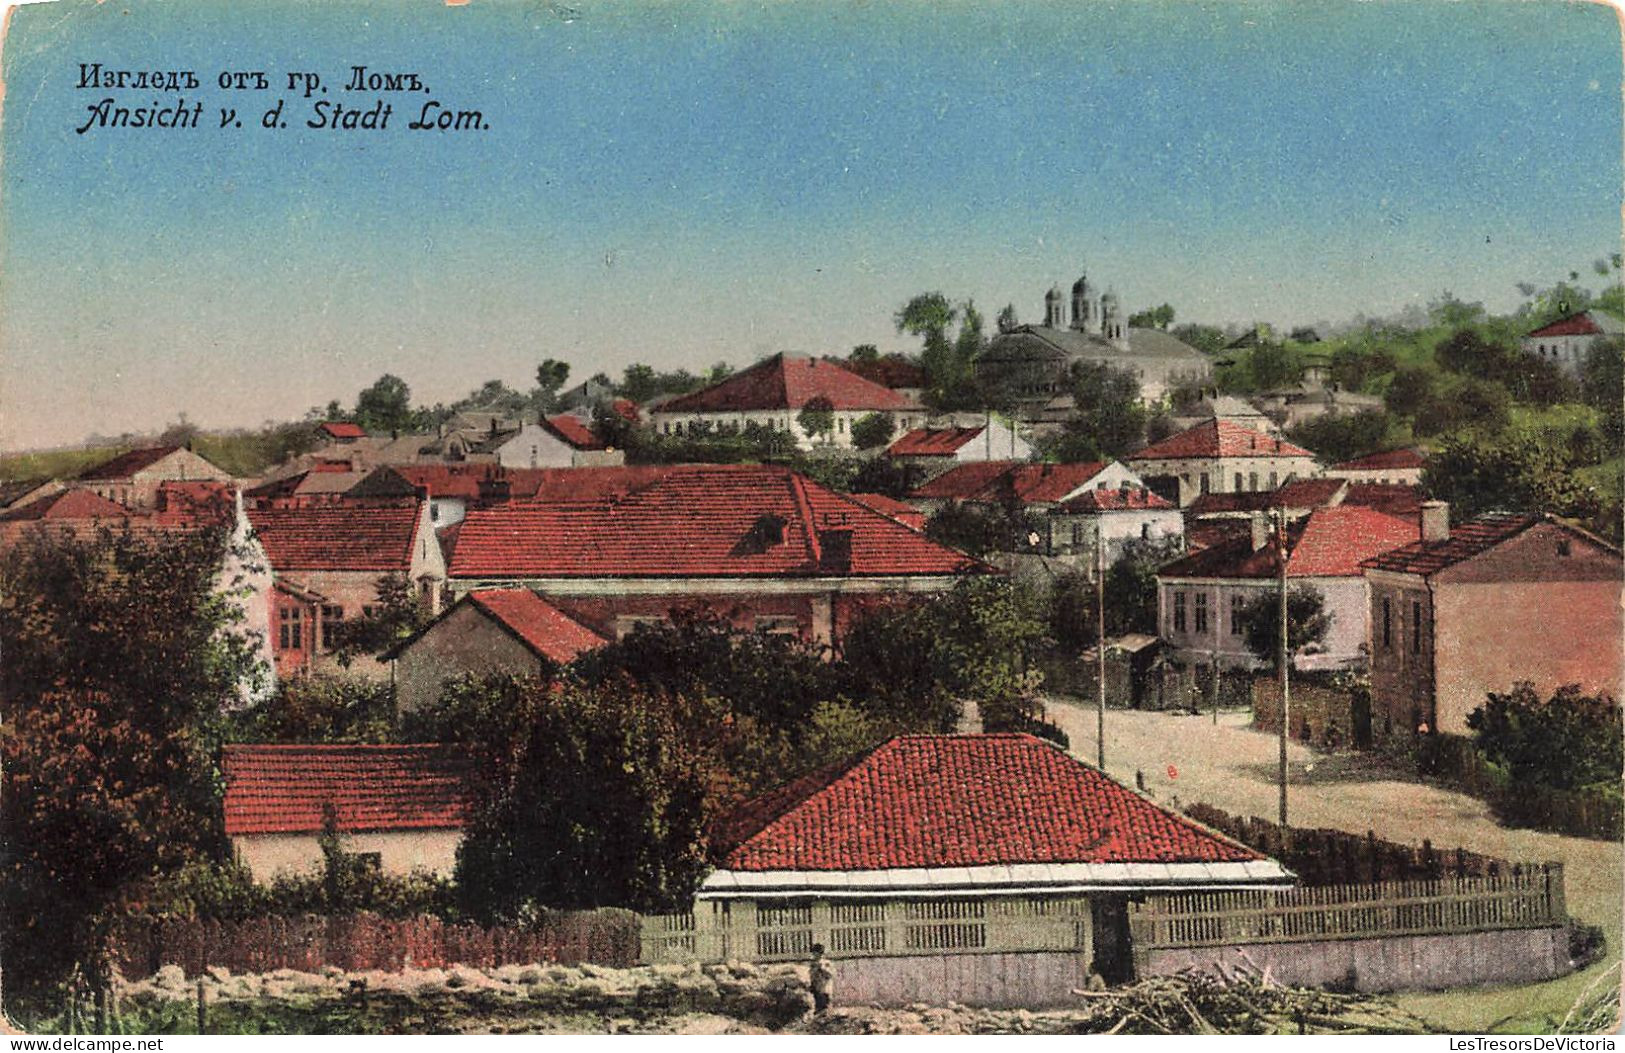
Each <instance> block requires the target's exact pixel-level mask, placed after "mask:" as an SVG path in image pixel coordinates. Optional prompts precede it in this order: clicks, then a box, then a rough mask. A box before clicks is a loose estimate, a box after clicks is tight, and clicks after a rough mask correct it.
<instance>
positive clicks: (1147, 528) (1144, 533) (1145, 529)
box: [1140, 523, 1151, 541]
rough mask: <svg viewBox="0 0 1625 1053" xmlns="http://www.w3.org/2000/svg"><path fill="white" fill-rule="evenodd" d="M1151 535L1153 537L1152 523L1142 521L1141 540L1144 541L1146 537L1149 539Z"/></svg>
mask: <svg viewBox="0 0 1625 1053" xmlns="http://www.w3.org/2000/svg"><path fill="white" fill-rule="evenodd" d="M1150 537H1151V524H1150V523H1141V524H1140V540H1141V541H1144V540H1146V539H1148V538H1150Z"/></svg>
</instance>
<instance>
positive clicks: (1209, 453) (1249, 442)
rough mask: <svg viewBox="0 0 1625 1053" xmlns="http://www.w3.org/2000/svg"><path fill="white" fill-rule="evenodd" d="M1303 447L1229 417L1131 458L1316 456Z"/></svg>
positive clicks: (1142, 459)
mask: <svg viewBox="0 0 1625 1053" xmlns="http://www.w3.org/2000/svg"><path fill="white" fill-rule="evenodd" d="M1313 456H1314V454H1312V453H1310V452H1309V451H1308V450H1306V449H1304V448H1303V447H1302V446H1294V445H1293V444H1292V443H1290V442H1287V441H1286V440H1284V439H1278V438H1276V437H1275V436H1273V435H1265V434H1264V433H1263V432H1261V431H1257V430H1255V429H1253V428H1249V427H1247V426H1245V425H1242V424H1237V423H1235V422H1234V421H1228V420H1209V421H1203V422H1202V423H1201V424H1198V425H1196V426H1195V427H1192V428H1186V429H1185V430H1184V431H1182V432H1179V433H1178V434H1177V435H1170V436H1168V437H1167V438H1166V439H1163V440H1162V441H1161V442H1154V443H1152V444H1151V445H1150V446H1147V447H1146V448H1145V449H1143V450H1140V451H1138V452H1137V453H1133V454H1130V455H1129V457H1128V460H1131V461H1154V460H1171V459H1174V458H1183V457H1313Z"/></svg>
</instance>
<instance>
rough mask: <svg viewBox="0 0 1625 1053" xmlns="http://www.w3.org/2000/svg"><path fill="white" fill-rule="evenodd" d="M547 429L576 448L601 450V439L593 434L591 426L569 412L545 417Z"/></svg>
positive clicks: (602, 444) (602, 446) (602, 445)
mask: <svg viewBox="0 0 1625 1053" xmlns="http://www.w3.org/2000/svg"><path fill="white" fill-rule="evenodd" d="M546 427H547V430H548V431H550V432H552V433H553V434H554V435H557V436H558V437H559V439H560V440H561V441H563V442H564V443H566V444H567V445H569V446H573V447H574V448H576V449H578V450H602V449H603V448H604V443H603V440H601V439H599V438H598V436H597V435H595V434H593V430H592V428H590V427H589V426H587V425H586V424H584V423H583V422H582V420H581V418H580V417H576V416H573V415H572V414H569V413H560V414H559V415H558V416H556V417H549V418H547V424H546Z"/></svg>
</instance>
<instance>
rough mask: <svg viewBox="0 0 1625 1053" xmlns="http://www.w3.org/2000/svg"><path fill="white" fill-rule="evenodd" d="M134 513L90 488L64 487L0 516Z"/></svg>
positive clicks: (125, 515)
mask: <svg viewBox="0 0 1625 1053" xmlns="http://www.w3.org/2000/svg"><path fill="white" fill-rule="evenodd" d="M134 514H135V513H133V512H131V511H130V510H129V509H128V508H126V507H124V506H123V505H121V504H119V503H118V502H117V501H109V500H108V499H107V498H105V497H103V496H102V495H100V494H98V493H95V492H94V491H91V490H80V489H77V488H75V489H68V490H61V491H58V492H57V493H54V494H46V495H45V496H44V497H39V498H35V499H34V500H32V501H30V502H28V503H27V504H25V505H18V506H17V507H16V508H8V509H6V510H5V511H4V512H0V520H6V521H8V522H9V521H15V520H25V519H127V518H129V517H130V516H132V515H134Z"/></svg>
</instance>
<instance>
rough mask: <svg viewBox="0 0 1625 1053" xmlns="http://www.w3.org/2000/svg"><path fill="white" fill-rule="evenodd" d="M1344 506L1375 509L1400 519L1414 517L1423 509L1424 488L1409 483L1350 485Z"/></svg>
mask: <svg viewBox="0 0 1625 1053" xmlns="http://www.w3.org/2000/svg"><path fill="white" fill-rule="evenodd" d="M1343 504H1344V505H1359V506H1360V507H1362V508H1375V509H1376V510H1377V511H1379V512H1381V513H1383V514H1384V515H1390V516H1394V517H1396V518H1399V519H1405V518H1408V517H1414V516H1415V515H1416V514H1417V513H1418V512H1420V511H1421V509H1422V488H1421V487H1420V486H1411V485H1409V484H1407V483H1349V489H1348V493H1347V494H1345V495H1344V497H1343Z"/></svg>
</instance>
